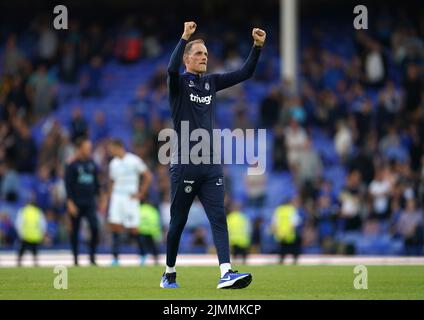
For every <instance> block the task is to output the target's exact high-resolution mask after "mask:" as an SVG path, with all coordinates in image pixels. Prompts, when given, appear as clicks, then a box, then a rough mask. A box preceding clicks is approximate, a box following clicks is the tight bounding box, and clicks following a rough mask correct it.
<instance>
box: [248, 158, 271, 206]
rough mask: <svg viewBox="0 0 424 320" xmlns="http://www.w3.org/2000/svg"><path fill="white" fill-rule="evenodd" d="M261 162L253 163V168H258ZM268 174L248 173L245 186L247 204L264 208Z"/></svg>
mask: <svg viewBox="0 0 424 320" xmlns="http://www.w3.org/2000/svg"><path fill="white" fill-rule="evenodd" d="M258 165H259V162H256V163H254V164H252V165H251V167H252V168H257V166H258ZM267 179H268V177H267V174H266V173H264V174H261V175H253V174H251V175H249V174H248V175H246V177H245V186H246V194H247V205H248V206H250V207H253V208H255V209H258V210H260V209H262V207H263V206H264V204H265V200H266V184H267Z"/></svg>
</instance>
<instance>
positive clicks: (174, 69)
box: [168, 21, 196, 92]
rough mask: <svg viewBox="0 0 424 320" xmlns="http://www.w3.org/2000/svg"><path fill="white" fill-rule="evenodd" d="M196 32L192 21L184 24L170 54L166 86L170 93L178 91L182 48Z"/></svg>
mask: <svg viewBox="0 0 424 320" xmlns="http://www.w3.org/2000/svg"><path fill="white" fill-rule="evenodd" d="M194 31H196V23H195V22H193V21H190V22H185V23H184V32H183V34H182V36H181V39H180V41H178V44H177V46H176V47H175V49H174V51H173V52H172V55H171V59H170V60H169V63H168V85H169V89H170V91H174V92H175V90H177V89H178V76H179V70H180V66H181V63H182V61H183V55H184V48H185V45H186V44H187V41H188V40H189V39H190V37H191V35H192V34H193V33H194Z"/></svg>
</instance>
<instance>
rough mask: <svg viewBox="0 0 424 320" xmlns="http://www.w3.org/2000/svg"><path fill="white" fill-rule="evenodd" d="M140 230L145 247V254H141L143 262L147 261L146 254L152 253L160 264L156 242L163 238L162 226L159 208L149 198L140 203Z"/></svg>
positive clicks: (156, 262) (156, 263)
mask: <svg viewBox="0 0 424 320" xmlns="http://www.w3.org/2000/svg"><path fill="white" fill-rule="evenodd" d="M138 230H139V231H140V237H141V242H142V243H143V247H144V254H143V253H142V254H141V259H140V261H141V264H142V265H143V264H144V263H145V260H146V254H147V253H151V254H152V255H153V259H154V261H155V265H158V264H159V249H158V246H157V244H156V243H157V242H158V241H160V240H161V238H162V226H161V221H160V214H159V210H158V209H157V208H156V207H154V206H153V205H152V204H151V203H149V201H148V200H147V201H145V202H144V203H143V204H141V205H140V227H139V229H138Z"/></svg>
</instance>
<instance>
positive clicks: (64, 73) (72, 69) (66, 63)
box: [59, 41, 80, 84]
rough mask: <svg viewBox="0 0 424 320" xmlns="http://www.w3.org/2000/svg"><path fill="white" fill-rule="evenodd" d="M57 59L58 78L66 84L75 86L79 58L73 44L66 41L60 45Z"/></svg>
mask: <svg viewBox="0 0 424 320" xmlns="http://www.w3.org/2000/svg"><path fill="white" fill-rule="evenodd" d="M61 51H62V53H61V55H60V58H59V77H60V79H61V80H62V81H64V82H65V83H68V84H75V83H76V82H77V80H78V71H79V64H80V61H79V57H78V53H77V47H76V45H75V43H74V42H71V41H68V42H65V43H64V44H63V45H62V49H61Z"/></svg>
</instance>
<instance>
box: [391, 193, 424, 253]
mask: <svg viewBox="0 0 424 320" xmlns="http://www.w3.org/2000/svg"><path fill="white" fill-rule="evenodd" d="M423 218H424V217H423V211H422V209H417V208H416V203H415V199H409V200H408V201H407V202H406V208H405V210H403V211H402V212H401V214H400V217H399V220H398V222H397V228H398V232H399V233H400V234H401V235H402V237H403V239H404V249H405V255H408V256H411V255H421V254H422V251H423V245H424V229H423V228H424V224H423V221H424V219H423Z"/></svg>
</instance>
